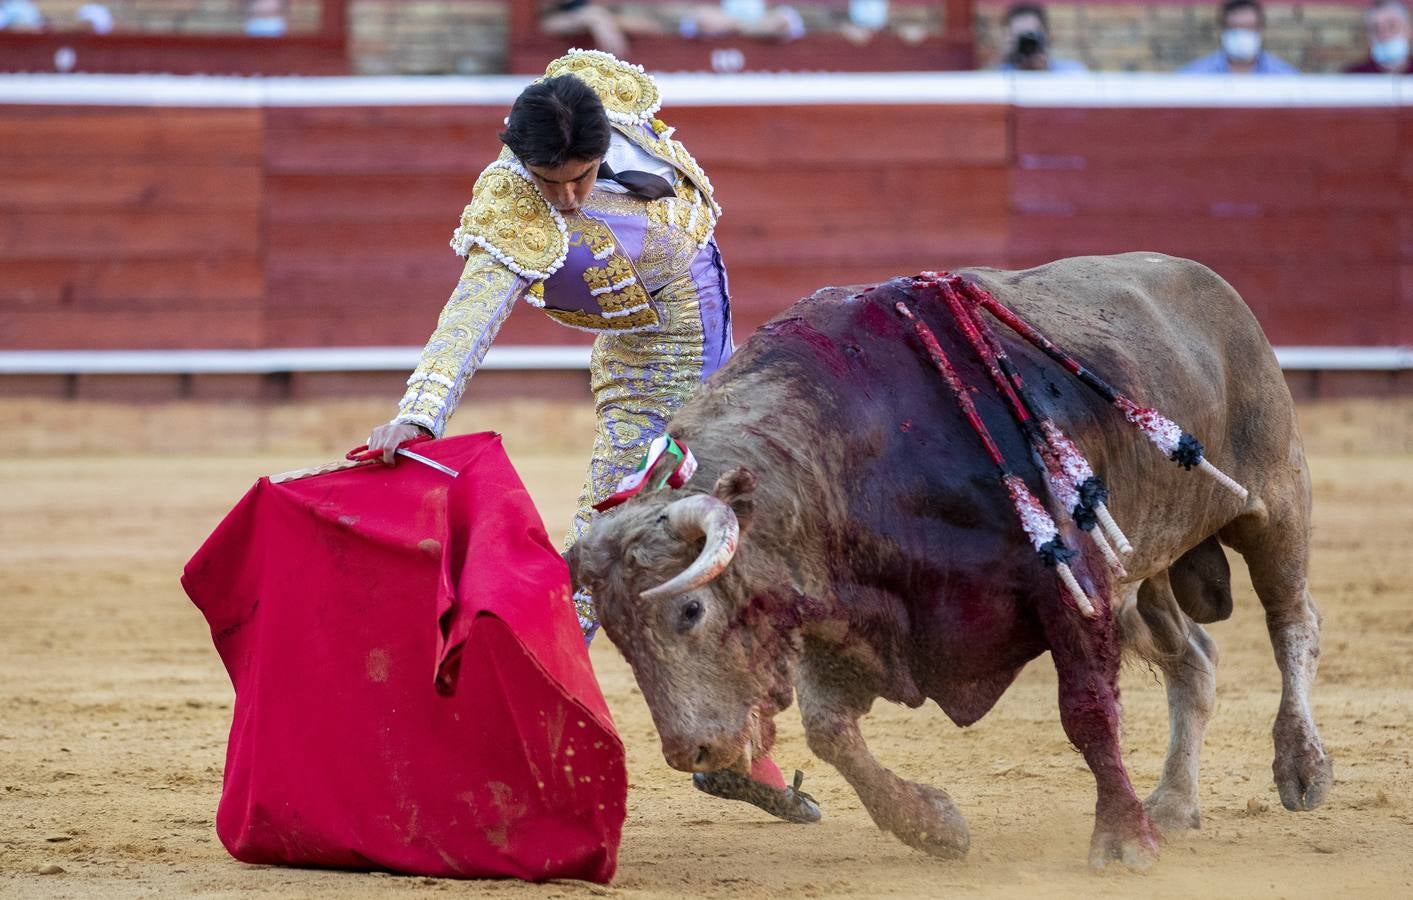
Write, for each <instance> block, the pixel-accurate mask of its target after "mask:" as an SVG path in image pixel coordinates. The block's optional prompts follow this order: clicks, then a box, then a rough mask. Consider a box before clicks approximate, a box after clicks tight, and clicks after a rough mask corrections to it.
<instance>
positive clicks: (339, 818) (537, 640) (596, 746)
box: [182, 434, 627, 882]
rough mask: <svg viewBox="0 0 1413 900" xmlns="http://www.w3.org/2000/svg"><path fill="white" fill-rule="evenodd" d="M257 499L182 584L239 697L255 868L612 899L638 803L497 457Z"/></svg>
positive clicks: (232, 774) (314, 481) (504, 464)
mask: <svg viewBox="0 0 1413 900" xmlns="http://www.w3.org/2000/svg"><path fill="white" fill-rule="evenodd" d="M417 452H419V453H421V454H422V455H425V456H427V457H429V458H431V459H435V460H436V461H438V462H441V463H443V464H445V465H447V466H449V467H451V468H452V469H455V470H457V471H459V472H460V475H459V477H457V478H455V479H453V478H451V477H450V476H448V475H446V474H444V473H441V472H438V471H436V470H434V469H431V468H429V467H427V466H424V465H421V464H418V463H416V462H413V461H409V460H401V461H399V463H398V465H397V466H395V467H392V468H389V467H385V466H382V465H369V466H363V467H360V468H355V469H347V470H343V471H338V472H331V473H328V474H324V475H317V476H313V477H308V478H303V479H299V480H296V481H288V482H284V483H280V484H273V483H271V482H270V481H269V480H268V479H265V478H262V479H261V480H260V481H259V482H257V483H256V485H255V487H253V488H251V490H250V492H249V493H248V494H246V496H245V497H244V499H242V500H241V501H240V503H239V504H237V506H236V507H235V509H233V510H232V511H231V512H230V514H229V515H227V516H226V518H225V520H224V521H222V522H221V524H220V525H219V526H218V527H217V528H216V530H215V532H213V533H212V534H211V536H210V537H209V538H208V539H207V540H206V543H205V544H203V545H202V547H201V549H200V550H199V551H197V553H196V555H195V556H194V557H192V559H191V561H190V562H189V563H188V564H187V566H186V570H185V572H184V574H183V576H182V585H183V587H185V588H186V592H187V595H188V596H190V597H191V599H192V602H194V603H195V604H196V606H197V607H198V608H199V609H200V610H201V612H202V614H203V615H205V617H206V621H207V623H208V624H209V625H210V626H211V637H212V639H213V641H214V642H215V644H216V650H217V651H218V652H219V653H220V655H221V660H222V661H223V662H224V663H225V666H226V670H227V672H229V673H230V677H231V682H232V683H233V684H234V686H235V695H236V697H235V714H234V719H233V721H232V723H231V734H230V742H229V745H228V747H227V751H226V770H225V781H224V786H223V789H222V791H221V801H220V806H219V808H218V811H217V814H216V831H217V834H218V835H219V836H220V839H221V842H222V843H223V844H225V846H226V849H227V850H229V851H230V852H231V854H232V855H233V856H235V857H236V858H237V859H241V860H244V861H246V862H251V863H276V864H294V865H314V866H334V867H343V868H353V869H389V870H393V871H398V872H409V873H417V874H423V875H434V876H442V877H464V878H481V877H514V878H524V879H530V880H537V881H538V880H542V879H547V878H577V879H584V880H588V881H597V882H608V881H609V880H610V879H611V878H612V877H613V873H614V868H615V866H616V864H617V857H618V842H619V838H620V835H621V832H622V827H623V819H624V814H625V801H626V795H627V774H626V772H625V769H624V754H623V745H622V743H621V742H620V741H619V739H618V735H617V734H616V733H615V731H614V728H613V722H612V719H611V718H610V716H609V712H608V707H607V705H606V704H605V703H604V699H603V695H602V693H601V692H600V691H599V688H598V683H597V682H596V680H595V678H594V673H593V669H592V668H591V666H590V664H589V658H588V653H587V651H586V650H585V648H584V642H583V640H582V638H581V637H580V634H579V625H578V621H577V619H576V617H575V615H574V612H573V609H572V607H571V605H570V603H569V583H568V572H567V570H566V568H565V565H564V561H563V560H562V559H561V558H560V556H559V554H558V553H557V552H556V551H555V549H554V547H553V546H552V545H551V544H550V542H549V539H548V537H547V536H546V534H545V529H544V526H543V524H542V523H541V521H540V518H539V515H538V513H537V512H536V511H535V507H534V504H533V503H532V502H531V500H530V495H529V494H528V493H527V492H526V490H525V487H524V485H523V484H522V483H521V481H520V478H519V476H517V475H516V473H515V470H514V469H513V468H512V467H511V465H510V461H509V460H508V459H507V458H506V455H505V451H504V449H503V448H502V447H501V442H500V438H499V437H498V436H497V435H494V434H475V435H467V436H464V437H457V438H449V439H446V440H440V441H431V442H426V443H420V444H418V445H417Z"/></svg>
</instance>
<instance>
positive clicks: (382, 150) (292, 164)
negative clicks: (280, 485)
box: [0, 104, 1413, 350]
mask: <svg viewBox="0 0 1413 900" xmlns="http://www.w3.org/2000/svg"><path fill="white" fill-rule="evenodd" d="M503 115H504V110H503V109H500V108H491V107H438V106H430V107H417V106H397V107H329V108H298V107H280V108H275V107H271V108H264V109H222V108H212V109H184V108H162V107H153V108H125V107H74V108H69V107H29V106H26V107H21V106H9V107H0V349H6V350H12V349H48V348H88V349H126V348H182V347H231V348H241V347H246V348H254V347H303V346H360V345H388V344H401V345H406V344H418V343H420V342H421V341H422V340H424V339H425V337H426V335H427V334H428V333H429V332H430V330H431V327H432V325H433V323H434V322H435V319H436V315H437V313H438V311H439V310H440V308H441V305H442V303H443V302H444V301H445V298H446V296H447V294H448V293H449V291H450V290H451V288H452V286H453V285H454V283H455V281H456V277H457V274H458V272H459V269H460V265H459V262H458V260H457V259H456V257H455V256H454V255H453V254H452V252H451V250H450V249H449V248H448V246H447V240H448V238H449V236H450V233H451V230H452V228H453V227H454V226H455V223H456V220H457V217H458V215H459V213H460V210H461V207H462V205H463V204H464V203H465V202H466V201H467V199H468V198H469V194H470V190H471V185H472V183H473V182H474V180H475V176H476V173H477V172H478V171H479V170H480V168H481V167H482V165H484V163H485V162H486V161H487V160H489V159H490V158H491V157H492V156H493V154H494V153H495V152H496V149H497V142H496V138H495V133H496V131H497V130H498V129H499V128H500V127H501V117H502V116H503ZM667 116H668V118H669V119H670V121H671V122H672V123H673V124H674V125H677V126H678V127H679V135H680V136H681V137H682V139H683V140H684V141H685V142H686V143H687V144H688V146H689V147H691V148H692V149H693V151H694V152H695V153H696V154H697V156H698V158H699V160H700V161H701V163H702V164H703V166H704V167H705V168H706V170H707V171H708V172H709V173H711V176H712V178H713V181H714V182H715V184H716V186H717V189H718V196H719V199H720V201H721V203H722V205H723V206H724V207H725V210H726V213H725V216H724V217H723V219H722V221H721V225H720V229H719V232H718V237H719V241H720V244H721V247H722V250H723V253H724V254H725V257H726V260H727V263H728V266H729V269H730V273H731V283H732V288H733V294H734V299H735V308H736V314H737V322H738V325H737V333H738V336H739V337H744V336H745V335H746V334H747V333H749V331H750V330H751V329H752V328H754V327H755V326H756V325H758V324H760V322H762V321H764V320H765V319H766V318H768V317H769V316H770V315H773V314H774V313H775V312H777V311H778V310H780V309H781V308H782V307H783V306H785V305H786V304H788V303H789V302H791V301H792V300H794V299H796V298H798V297H800V296H802V295H804V294H807V293H809V292H811V291H813V290H814V289H816V288H817V287H820V286H822V285H825V284H831V283H834V284H838V283H858V282H863V281H869V280H874V279H877V278H881V277H885V276H887V275H891V274H897V273H905V272H915V271H919V270H922V269H929V268H934V269H940V268H952V267H957V266H961V265H967V264H980V265H996V266H1025V265H1032V264H1035V263H1039V262H1042V261H1045V260H1048V259H1052V258H1055V257H1058V256H1063V255H1069V254H1080V253H1102V252H1112V251H1119V250H1128V249H1135V248H1146V249H1153V250H1161V251H1165V252H1170V253H1175V254H1179V255H1188V256H1192V257H1194V258H1196V259H1199V260H1201V261H1203V262H1206V263H1208V264H1209V265H1212V266H1213V267H1214V268H1215V269H1217V270H1218V271H1219V272H1220V273H1222V274H1223V275H1224V276H1225V277H1227V278H1228V280H1230V281H1231V282H1232V283H1233V284H1234V285H1235V286H1236V287H1237V288H1238V289H1239V290H1240V291H1241V292H1242V294H1243V296H1245V297H1246V298H1247V300H1248V302H1250V304H1251V305H1252V307H1253V308H1254V309H1255V310H1256V312H1257V314H1258V315H1259V316H1260V318H1261V320H1262V322H1263V324H1264V325H1265V327H1266V329H1267V331H1268V333H1269V334H1270V336H1271V338H1272V340H1273V341H1274V342H1276V343H1278V344H1286V345H1292V344H1296V345H1299V344H1320V345H1328V344H1346V345H1361V344H1365V345H1390V344H1413V316H1410V311H1413V109H1409V108H1401V109H1399V108H1394V109H1358V108H1350V109H1302V108H1283V109H1263V110H1251V109H1244V110H1224V109H1163V108H1153V109H1148V108H1144V109H1043V108H1029V107H1006V106H986V105H958V106H942V105H923V104H918V105H887V106H879V105H872V106H870V105H859V106H827V105H826V106H799V107H739V106H737V107H682V108H679V109H671V110H669V111H668V114H667ZM502 340H503V341H504V342H506V343H522V344H525V343H529V344H551V343H580V342H583V341H585V340H586V338H585V336H584V335H582V334H581V333H579V332H575V331H571V330H569V329H565V328H561V327H559V326H556V325H554V324H553V323H551V322H550V321H549V320H548V319H547V318H545V317H544V316H543V315H541V314H539V313H538V312H536V311H534V310H532V309H529V308H528V307H526V308H522V309H520V310H518V311H517V312H516V314H515V315H513V316H512V317H511V320H510V322H509V323H508V324H507V327H506V330H505V333H504V335H503V338H502Z"/></svg>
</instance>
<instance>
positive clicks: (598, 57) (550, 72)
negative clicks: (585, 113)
mask: <svg viewBox="0 0 1413 900" xmlns="http://www.w3.org/2000/svg"><path fill="white" fill-rule="evenodd" d="M560 75H573V76H574V77H576V78H578V79H579V80H581V81H583V82H584V83H585V84H587V85H588V86H589V87H590V88H592V89H593V91H594V93H596V94H598V95H599V99H600V100H602V101H603V106H604V110H605V111H606V112H607V113H608V114H609V118H610V119H613V120H615V121H625V120H626V121H632V122H643V121H647V120H648V119H650V118H651V117H652V115H653V113H655V112H657V111H658V108H659V107H661V105H662V97H661V95H660V94H659V93H658V89H657V85H656V84H654V83H653V80H652V79H651V78H649V77H648V76H647V74H646V73H645V72H644V71H643V69H642V67H641V66H635V65H631V64H629V63H625V62H623V61H622V60H620V59H618V58H617V57H615V56H613V55H612V54H609V53H604V52H603V51H601V50H574V51H571V52H570V53H569V54H568V55H566V56H561V57H560V58H559V59H556V60H555V61H554V62H552V63H550V64H549V66H548V67H546V68H545V78H555V77H557V76H560Z"/></svg>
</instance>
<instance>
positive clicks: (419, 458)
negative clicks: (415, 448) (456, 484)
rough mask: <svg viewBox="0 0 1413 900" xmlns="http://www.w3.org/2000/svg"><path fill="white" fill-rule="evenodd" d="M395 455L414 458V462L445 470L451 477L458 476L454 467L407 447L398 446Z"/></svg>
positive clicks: (441, 470)
mask: <svg viewBox="0 0 1413 900" xmlns="http://www.w3.org/2000/svg"><path fill="white" fill-rule="evenodd" d="M397 455H398V456H405V457H407V458H408V459H410V460H414V461H415V462H419V463H421V464H422V465H424V466H431V467H432V468H434V469H436V470H437V471H438V472H445V473H446V474H448V475H450V476H451V477H452V478H455V477H456V476H458V475H460V474H461V473H460V472H458V471H456V470H455V469H451V468H448V467H446V466H444V465H442V464H441V463H439V462H437V461H436V460H435V459H428V458H427V457H425V456H423V455H422V454H420V453H413V452H412V451H411V450H407V449H404V448H402V447H399V448H398V450H397Z"/></svg>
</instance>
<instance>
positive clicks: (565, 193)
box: [525, 159, 602, 214]
mask: <svg viewBox="0 0 1413 900" xmlns="http://www.w3.org/2000/svg"><path fill="white" fill-rule="evenodd" d="M601 162H602V160H600V159H571V160H569V161H568V162H566V163H565V164H564V165H562V166H526V167H525V168H527V169H529V170H530V176H531V177H532V178H534V180H535V186H536V187H537V188H539V189H540V193H541V194H542V195H543V196H544V198H545V199H546V200H548V201H549V203H550V205H551V206H553V207H554V208H555V209H557V210H559V211H560V213H562V214H569V213H573V212H578V210H579V208H580V207H581V206H583V205H584V203H585V201H587V200H588V199H589V192H590V191H592V190H593V189H594V182H595V181H597V180H598V177H599V163H601Z"/></svg>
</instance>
